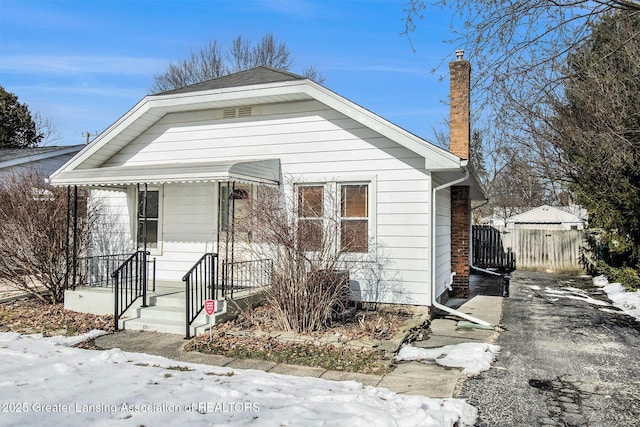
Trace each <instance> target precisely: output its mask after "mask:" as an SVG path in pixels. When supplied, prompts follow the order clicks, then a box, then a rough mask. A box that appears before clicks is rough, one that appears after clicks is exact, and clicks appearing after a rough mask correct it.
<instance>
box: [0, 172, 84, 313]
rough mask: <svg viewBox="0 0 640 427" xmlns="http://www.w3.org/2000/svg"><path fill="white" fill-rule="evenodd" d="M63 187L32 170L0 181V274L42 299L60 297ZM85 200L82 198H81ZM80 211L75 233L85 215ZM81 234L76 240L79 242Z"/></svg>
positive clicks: (65, 214)
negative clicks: (51, 183)
mask: <svg viewBox="0 0 640 427" xmlns="http://www.w3.org/2000/svg"><path fill="white" fill-rule="evenodd" d="M67 204H68V203H67V189H66V188H61V187H52V186H49V185H47V184H45V181H44V177H43V176H42V175H41V174H39V173H37V172H35V171H30V172H27V173H24V174H21V175H18V174H15V175H8V176H5V177H3V179H2V180H1V181H0V280H1V281H3V282H4V283H5V284H8V285H9V286H12V287H14V288H16V289H19V290H21V291H24V292H27V293H29V294H31V295H33V296H35V297H37V298H39V299H40V300H42V301H46V302H50V303H58V302H61V301H62V300H63V298H64V290H65V274H66V270H67V268H66V267H67V256H66V250H65V245H66V242H67V217H68V206H67ZM82 206H84V204H82ZM85 213H86V212H85V209H84V208H83V209H82V212H80V214H79V218H82V220H80V221H79V223H78V235H79V236H83V235H84V232H83V230H85V229H86V226H87V222H88V221H89V220H88V219H86V218H88V217H87V216H86V215H85ZM82 243H83V242H82V241H81V240H79V245H82Z"/></svg>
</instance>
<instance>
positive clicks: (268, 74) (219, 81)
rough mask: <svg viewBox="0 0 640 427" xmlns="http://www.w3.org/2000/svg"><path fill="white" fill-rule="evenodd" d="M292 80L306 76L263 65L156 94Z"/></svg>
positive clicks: (304, 78) (303, 78)
mask: <svg viewBox="0 0 640 427" xmlns="http://www.w3.org/2000/svg"><path fill="white" fill-rule="evenodd" d="M292 80H306V77H303V76H300V75H298V74H294V73H290V72H288V71H284V70H279V69H277V68H273V67H269V66H267V65H262V66H260V67H256V68H251V69H250V70H244V71H240V72H238V73H233V74H228V75H226V76H222V77H218V78H216V79H211V80H207V81H204V82H200V83H196V84H192V85H189V86H185V87H181V88H178V89H173V90H168V91H166V92H161V93H158V94H156V95H170V94H175V93H187V92H198V91H203V90H212V89H223V88H230V87H238V86H249V85H256V84H265V83H276V82H287V81H292Z"/></svg>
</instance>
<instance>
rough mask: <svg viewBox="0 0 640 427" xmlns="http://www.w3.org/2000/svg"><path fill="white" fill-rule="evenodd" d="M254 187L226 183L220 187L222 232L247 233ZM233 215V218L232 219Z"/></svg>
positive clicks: (244, 184)
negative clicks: (247, 221)
mask: <svg viewBox="0 0 640 427" xmlns="http://www.w3.org/2000/svg"><path fill="white" fill-rule="evenodd" d="M251 194H252V186H251V184H246V183H235V185H234V184H233V183H224V184H223V185H221V186H220V230H221V231H231V228H232V226H235V230H234V231H236V232H246V231H248V229H246V228H247V227H248V225H247V224H246V220H247V218H248V217H249V213H250V212H249V211H250V208H251V206H250V203H251V197H252V196H251ZM232 215H233V217H232Z"/></svg>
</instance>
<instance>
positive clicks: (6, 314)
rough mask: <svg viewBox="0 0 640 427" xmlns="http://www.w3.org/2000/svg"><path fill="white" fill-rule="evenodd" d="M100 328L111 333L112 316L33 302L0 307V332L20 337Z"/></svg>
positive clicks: (31, 300) (20, 302)
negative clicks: (79, 311)
mask: <svg viewBox="0 0 640 427" xmlns="http://www.w3.org/2000/svg"><path fill="white" fill-rule="evenodd" d="M92 329H102V330H104V331H107V332H113V330H114V327H113V316H111V315H105V316H97V315H95V314H88V313H77V312H74V311H69V310H65V309H64V306H63V304H45V303H43V302H42V301H39V300H36V299H26V300H18V301H14V302H11V303H6V304H0V332H18V333H21V334H37V333H41V334H43V335H45V336H52V335H79V334H84V333H86V332H89V331H91V330H92Z"/></svg>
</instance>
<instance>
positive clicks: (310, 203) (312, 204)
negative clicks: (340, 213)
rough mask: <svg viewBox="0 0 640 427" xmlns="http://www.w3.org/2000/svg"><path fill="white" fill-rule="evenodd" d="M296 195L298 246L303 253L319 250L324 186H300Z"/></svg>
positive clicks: (322, 220)
mask: <svg viewBox="0 0 640 427" xmlns="http://www.w3.org/2000/svg"><path fill="white" fill-rule="evenodd" d="M297 193H298V236H297V237H298V244H299V245H300V247H301V248H302V249H303V250H305V251H317V250H320V248H321V245H322V239H323V235H322V233H323V228H324V226H323V225H324V185H300V186H298V187H297Z"/></svg>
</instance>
